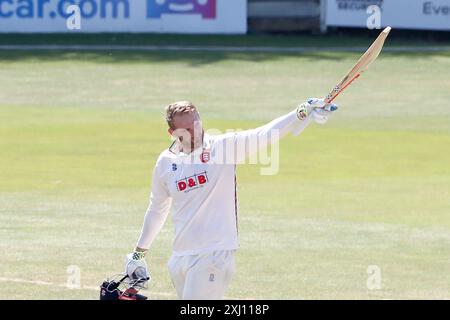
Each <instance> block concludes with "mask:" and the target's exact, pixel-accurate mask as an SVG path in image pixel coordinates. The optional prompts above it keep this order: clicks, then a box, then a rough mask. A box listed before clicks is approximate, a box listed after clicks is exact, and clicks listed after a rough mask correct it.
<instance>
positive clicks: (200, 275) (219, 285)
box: [167, 250, 235, 300]
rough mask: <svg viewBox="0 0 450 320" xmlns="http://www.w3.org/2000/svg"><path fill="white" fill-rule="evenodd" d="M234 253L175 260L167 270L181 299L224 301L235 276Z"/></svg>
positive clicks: (182, 257)
mask: <svg viewBox="0 0 450 320" xmlns="http://www.w3.org/2000/svg"><path fill="white" fill-rule="evenodd" d="M234 254H235V250H222V251H213V252H209V253H205V254H199V255H190V256H172V257H171V258H170V259H169V262H168V264H167V266H168V267H169V273H170V276H171V278H172V283H173V285H174V287H175V289H176V291H177V295H178V298H179V299H183V300H219V299H222V298H223V296H224V294H225V291H226V290H227V288H228V286H229V284H230V282H231V279H232V277H233V275H234V273H235V258H234Z"/></svg>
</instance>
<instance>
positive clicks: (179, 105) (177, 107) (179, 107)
mask: <svg viewBox="0 0 450 320" xmlns="http://www.w3.org/2000/svg"><path fill="white" fill-rule="evenodd" d="M189 112H197V108H196V107H195V106H194V104H193V103H192V102H190V101H178V102H174V103H171V104H169V105H168V106H167V107H166V121H167V124H168V125H169V127H170V128H172V129H174V126H173V118H174V117H175V116H176V115H177V114H183V113H189Z"/></svg>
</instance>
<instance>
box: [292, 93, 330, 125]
mask: <svg viewBox="0 0 450 320" xmlns="http://www.w3.org/2000/svg"><path fill="white" fill-rule="evenodd" d="M337 109H338V107H337V105H335V104H334V103H328V104H327V103H325V101H324V99H317V98H310V99H308V100H307V101H306V102H304V103H302V104H300V105H299V106H298V107H297V117H298V118H299V119H300V120H302V121H303V120H305V119H306V118H308V116H310V115H311V116H312V118H313V119H314V121H315V122H316V123H319V124H324V123H326V122H327V121H328V116H329V114H330V113H331V112H333V111H336V110H337Z"/></svg>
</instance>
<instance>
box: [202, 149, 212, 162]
mask: <svg viewBox="0 0 450 320" xmlns="http://www.w3.org/2000/svg"><path fill="white" fill-rule="evenodd" d="M209 160H211V152H210V151H209V150H203V152H202V154H201V155H200V161H201V162H203V163H207V162H208V161H209Z"/></svg>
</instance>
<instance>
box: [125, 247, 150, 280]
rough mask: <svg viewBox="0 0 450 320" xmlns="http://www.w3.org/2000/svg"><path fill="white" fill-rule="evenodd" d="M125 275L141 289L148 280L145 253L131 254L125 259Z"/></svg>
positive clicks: (148, 274)
mask: <svg viewBox="0 0 450 320" xmlns="http://www.w3.org/2000/svg"><path fill="white" fill-rule="evenodd" d="M125 273H126V274H127V275H128V277H129V278H130V280H131V281H133V282H134V283H135V284H136V285H138V286H140V287H143V286H145V284H146V283H147V281H149V280H150V273H149V272H148V267H147V262H145V252H138V251H135V252H132V253H129V254H127V256H126V257H125Z"/></svg>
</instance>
